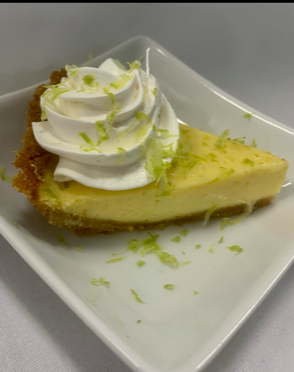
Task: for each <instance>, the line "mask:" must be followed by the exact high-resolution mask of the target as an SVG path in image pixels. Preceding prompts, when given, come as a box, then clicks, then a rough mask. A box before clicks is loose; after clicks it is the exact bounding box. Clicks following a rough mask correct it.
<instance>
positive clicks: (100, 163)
mask: <svg viewBox="0 0 294 372" xmlns="http://www.w3.org/2000/svg"><path fill="white" fill-rule="evenodd" d="M23 142H24V147H23V148H22V149H21V150H20V151H19V153H18V154H17V157H16V160H15V162H14V165H15V166H16V167H17V168H20V169H21V170H20V171H19V173H18V175H17V176H16V177H15V178H14V180H13V187H14V188H15V189H16V190H17V191H19V192H22V193H24V194H26V196H27V197H28V199H29V200H30V201H31V202H32V203H33V204H34V205H35V207H36V208H37V209H38V210H39V211H40V212H41V213H42V214H43V215H44V216H45V217H46V218H47V219H48V221H49V223H51V224H54V225H57V226H60V227H66V228H68V229H69V230H71V231H73V232H75V233H76V234H78V235H93V234H96V233H115V232H119V231H124V230H129V231H131V230H134V229H139V230H143V229H152V228H160V229H162V228H164V227H165V226H166V225H168V224H181V223H183V222H192V221H195V220H198V219H204V220H205V222H206V221H207V219H208V218H209V217H210V216H216V217H217V216H218V217H221V216H222V217H230V216H232V215H236V214H240V215H241V216H239V217H235V218H233V219H229V218H227V219H226V222H227V223H228V224H230V223H231V224H233V223H236V222H238V221H240V220H241V219H243V218H245V217H246V216H247V215H249V214H250V213H251V211H252V210H253V209H255V208H258V207H262V206H264V205H267V204H270V202H271V201H272V200H273V199H274V197H275V194H277V193H279V192H280V190H281V187H282V184H283V181H284V179H285V175H286V171H287V168H288V163H287V161H286V160H284V159H280V158H278V157H276V156H274V155H272V154H271V153H269V152H265V151H263V150H260V149H257V148H256V147H248V146H245V145H244V141H242V140H240V139H236V140H232V139H230V138H229V133H228V131H225V132H224V133H223V134H222V135H220V136H219V137H218V136H215V135H213V134H210V133H206V132H203V131H202V130H199V129H195V128H192V127H189V126H187V125H183V124H179V123H178V121H177V118H176V116H175V113H174V111H173V109H172V107H171V105H170V104H169V102H168V100H167V99H166V97H165V96H164V94H163V93H162V92H161V90H160V87H159V85H158V82H157V80H156V78H155V77H153V76H152V75H149V74H147V73H146V72H144V71H143V70H142V68H141V66H140V63H139V62H138V61H135V62H133V63H130V64H129V68H126V67H125V66H123V65H122V64H120V63H119V62H118V61H115V60H113V59H107V60H106V61H105V62H104V63H102V64H101V65H100V67H99V68H92V67H77V66H66V68H65V69H62V70H61V71H59V72H53V74H52V75H51V85H50V86H45V85H41V86H40V87H38V88H37V89H36V93H35V95H34V99H33V100H32V101H30V102H29V110H28V121H27V132H26V134H25V136H24V139H23Z"/></svg>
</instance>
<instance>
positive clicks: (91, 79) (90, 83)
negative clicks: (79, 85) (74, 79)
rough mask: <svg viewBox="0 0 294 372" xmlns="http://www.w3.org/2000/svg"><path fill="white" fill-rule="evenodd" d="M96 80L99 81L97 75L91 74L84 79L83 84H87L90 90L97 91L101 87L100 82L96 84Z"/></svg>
mask: <svg viewBox="0 0 294 372" xmlns="http://www.w3.org/2000/svg"><path fill="white" fill-rule="evenodd" d="M96 79H97V77H96V75H93V74H89V75H85V76H84V77H83V82H84V83H85V85H88V86H89V87H90V88H93V89H95V90H97V89H98V87H99V82H98V81H96V82H95V80H96Z"/></svg>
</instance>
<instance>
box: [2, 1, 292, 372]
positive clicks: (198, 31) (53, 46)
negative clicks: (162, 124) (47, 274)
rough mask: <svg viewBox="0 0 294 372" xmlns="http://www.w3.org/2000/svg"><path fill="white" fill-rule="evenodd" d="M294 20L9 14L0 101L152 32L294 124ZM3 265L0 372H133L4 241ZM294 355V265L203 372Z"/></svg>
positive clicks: (277, 11)
mask: <svg viewBox="0 0 294 372" xmlns="http://www.w3.org/2000/svg"><path fill="white" fill-rule="evenodd" d="M293 16H294V5H293V4H282V5H278V4H265V5H263V4H257V5H256V4H166V5H164V4H143V5H141V4H71V5H69V6H68V5H65V4H61V5H57V4H53V5H51V4H37V5H33V4H0V48H1V58H0V81H1V84H0V94H4V93H6V92H10V91H13V90H16V89H20V88H23V87H25V86H28V85H31V84H34V83H37V82H38V81H42V80H45V79H46V78H47V77H48V74H49V72H50V71H53V70H54V69H56V68H60V66H62V65H64V64H65V63H80V62H82V61H83V60H85V59H86V58H84V57H83V56H86V55H87V54H88V53H90V52H91V53H93V54H94V56H95V54H99V53H101V52H103V51H104V50H106V49H108V48H109V47H112V46H114V45H116V44H118V43H120V42H122V41H124V40H125V39H127V38H129V37H131V36H135V35H137V34H145V35H147V36H150V37H152V38H153V39H155V40H157V41H158V42H159V43H161V44H162V45H163V46H165V47H166V48H167V49H169V50H170V51H171V52H172V53H174V54H175V55H176V56H178V57H179V58H180V59H182V60H183V61H184V62H185V63H187V64H188V65H189V66H191V67H192V68H193V69H195V70H196V71H197V72H199V73H200V74H202V75H203V76H205V77H206V78H208V79H209V80H210V81H212V82H213V83H215V84H216V85H218V86H219V87H221V88H222V89H224V90H225V91H227V92H228V93H230V94H232V95H234V96H236V97H237V98H239V99H240V100H241V101H244V102H246V103H247V104H249V105H251V106H252V107H254V108H256V109H258V110H260V111H262V112H264V113H266V114H267V115H269V116H272V117H274V118H275V119H278V120H280V121H281V122H284V123H285V124H288V125H291V126H294V125H293V117H294V104H293V101H294V94H293V90H294V89H293V88H294V48H293V40H294V22H293ZM69 59H70V60H69ZM76 59H77V61H76ZM1 125H4V124H3V123H1ZM24 125H25V123H24ZM0 257H1V258H0V371H1V372H2V371H3V372H42V371H46V372H61V371H62V372H67V371H68V372H93V371H99V372H103V371H107V372H108V371H109V372H116V371H119V372H129V371H130V370H129V368H128V367H126V366H125V365H124V364H123V363H122V362H121V361H120V360H119V359H118V358H117V357H116V356H115V355H114V354H113V353H112V352H111V351H109V349H108V348H107V347H105V346H104V344H103V343H102V342H101V341H100V340H99V339H98V338H97V337H96V336H95V335H94V334H93V333H92V331H90V330H89V329H88V328H87V327H86V326H85V325H84V324H83V323H82V321H81V320H80V319H79V318H78V317H77V316H76V315H75V314H74V313H73V312H72V311H71V310H70V309H69V308H68V307H67V306H66V305H65V304H64V303H63V302H62V301H61V300H60V299H59V298H58V297H57V295H56V294H55V293H54V292H52V290H51V289H50V288H48V286H47V285H46V284H45V283H44V282H43V281H42V280H41V279H40V278H39V277H38V276H37V274H35V273H34V271H33V270H32V269H31V268H30V267H29V266H28V265H27V264H26V263H25V262H24V261H23V260H22V259H21V258H20V256H19V255H18V254H17V253H16V252H15V251H14V250H13V248H12V247H10V246H9V244H8V243H7V242H6V241H5V240H4V239H3V238H2V237H0ZM293 347H294V267H292V268H290V270H289V271H288V273H287V274H286V275H285V276H284V278H283V279H282V280H281V281H280V283H279V284H278V285H277V286H276V287H275V289H274V290H273V291H272V293H271V294H270V295H269V296H268V298H267V299H266V300H265V301H264V303H263V304H262V305H261V306H260V307H259V308H258V309H257V311H256V312H255V313H254V315H253V316H252V317H251V318H250V319H249V320H248V321H247V323H246V324H245V325H244V326H243V327H242V329H241V330H240V331H239V332H238V333H237V335H236V336H235V337H234V338H233V339H232V340H231V341H230V342H229V344H228V345H227V346H226V347H225V349H224V350H223V351H222V352H221V353H220V355H219V356H218V357H217V358H216V359H215V360H214V361H213V362H212V364H211V365H210V366H209V367H208V368H207V369H206V372H279V371H281V372H293V371H294V353H293Z"/></svg>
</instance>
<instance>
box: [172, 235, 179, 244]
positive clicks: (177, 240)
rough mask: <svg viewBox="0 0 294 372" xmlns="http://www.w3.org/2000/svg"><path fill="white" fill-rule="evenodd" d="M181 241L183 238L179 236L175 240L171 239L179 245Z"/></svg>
mask: <svg viewBox="0 0 294 372" xmlns="http://www.w3.org/2000/svg"><path fill="white" fill-rule="evenodd" d="M180 240H181V237H180V236H179V235H178V236H175V237H174V238H173V239H171V241H172V242H174V243H178V242H179V241H180Z"/></svg>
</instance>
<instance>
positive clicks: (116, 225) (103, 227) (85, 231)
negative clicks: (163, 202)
mask: <svg viewBox="0 0 294 372" xmlns="http://www.w3.org/2000/svg"><path fill="white" fill-rule="evenodd" d="M274 198H275V197H274V196H271V197H268V198H264V199H260V200H258V201H257V202H256V203H255V204H254V206H253V209H256V208H260V207H264V206H266V205H268V204H270V203H271V201H272V200H273V199H274ZM246 206H247V205H246V204H240V205H236V206H232V207H227V208H220V209H216V210H215V211H214V212H213V213H212V214H211V218H212V217H230V216H233V215H237V214H242V213H243V212H244V211H245V208H246ZM37 209H38V210H39V211H40V212H41V213H42V214H43V215H44V216H45V217H46V218H47V219H48V221H49V223H51V224H52V225H57V226H59V227H66V228H67V229H68V230H70V231H72V232H74V233H75V234H77V235H79V236H90V235H95V234H98V233H103V234H115V233H117V232H122V231H134V230H141V231H142V230H151V229H157V230H163V229H164V228H165V227H166V226H168V225H178V226H180V225H182V224H184V223H188V222H195V221H198V220H202V219H204V216H205V213H206V211H203V212H200V213H193V214H190V215H188V216H182V217H178V218H176V219H171V220H165V221H160V222H154V223H147V224H146V223H144V224H142V223H137V222H130V223H120V222H117V221H110V220H109V221H106V220H97V219H92V218H88V217H82V216H75V215H72V214H68V213H64V212H63V211H60V210H57V211H56V210H55V211H53V210H52V209H51V208H48V206H47V205H45V204H39V205H38V206H37Z"/></svg>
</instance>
